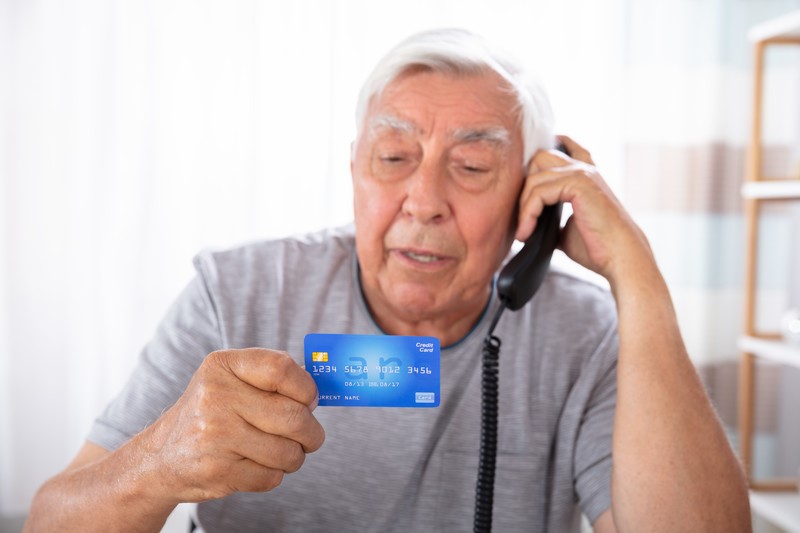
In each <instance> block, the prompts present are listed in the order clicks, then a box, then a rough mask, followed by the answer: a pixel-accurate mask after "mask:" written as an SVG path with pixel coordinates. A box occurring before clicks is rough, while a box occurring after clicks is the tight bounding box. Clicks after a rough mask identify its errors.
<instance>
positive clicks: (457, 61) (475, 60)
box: [356, 29, 554, 164]
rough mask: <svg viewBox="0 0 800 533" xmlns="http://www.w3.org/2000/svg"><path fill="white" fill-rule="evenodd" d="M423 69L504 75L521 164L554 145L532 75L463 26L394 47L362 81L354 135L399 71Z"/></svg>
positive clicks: (546, 108) (549, 116) (546, 106)
mask: <svg viewBox="0 0 800 533" xmlns="http://www.w3.org/2000/svg"><path fill="white" fill-rule="evenodd" d="M415 68H424V69H428V70H432V71H434V72H441V73H444V74H452V75H470V74H480V73H482V72H485V71H486V69H489V70H492V71H494V72H496V73H497V74H498V75H500V77H501V78H503V79H504V80H505V81H506V82H507V83H508V85H509V86H510V88H511V91H512V93H513V94H514V96H516V99H517V108H516V109H514V110H513V111H514V112H515V113H517V121H518V122H519V125H520V129H521V132H522V142H523V147H524V148H523V163H524V164H527V163H528V161H530V158H531V157H533V154H534V153H535V152H536V150H539V149H550V148H552V147H553V145H554V135H553V110H552V108H551V107H550V101H549V100H548V99H547V95H546V94H545V92H544V89H543V88H542V87H541V85H539V83H537V82H536V81H535V80H533V79H532V78H530V77H529V76H528V75H527V74H526V73H525V72H524V71H523V69H522V67H521V66H520V65H519V64H518V63H517V62H516V61H514V60H513V59H511V58H510V57H508V56H507V55H505V54H504V53H502V52H500V51H499V50H496V49H494V48H492V47H491V46H489V44H488V43H486V42H485V41H484V40H483V39H482V38H481V37H479V36H477V35H475V34H473V33H470V32H468V31H466V30H460V29H439V30H429V31H424V32H421V33H418V34H416V35H412V36H411V37H409V38H408V39H406V40H404V41H402V42H401V43H400V44H398V45H397V46H396V47H394V48H393V49H392V50H391V51H389V53H388V54H386V55H385V56H384V57H383V59H381V60H380V61H379V62H378V64H377V65H376V66H375V68H374V70H373V71H372V74H370V76H369V77H368V78H367V80H366V81H365V82H364V85H363V86H362V87H361V92H360V93H359V95H358V103H357V105H356V128H357V133H356V137H358V135H360V132H361V131H362V130H363V128H364V127H365V126H366V125H365V124H364V121H365V119H366V114H367V108H368V107H369V104H370V101H371V100H372V98H374V97H376V96H378V95H380V94H381V92H383V90H384V88H385V87H386V86H387V85H389V84H390V83H391V82H392V81H394V80H395V79H396V78H397V77H398V76H400V75H401V74H403V73H405V72H407V71H409V70H412V69H415Z"/></svg>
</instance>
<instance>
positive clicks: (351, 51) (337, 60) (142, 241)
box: [0, 0, 800, 527]
mask: <svg viewBox="0 0 800 533" xmlns="http://www.w3.org/2000/svg"><path fill="white" fill-rule="evenodd" d="M797 9H800V0H760V1H755V0H675V1H672V2H657V1H635V0H604V1H598V0H559V1H557V2H555V1H543V0H531V1H525V2H523V1H509V0H493V2H491V5H490V4H489V3H487V2H484V1H477V0H472V1H470V0H466V1H465V0H461V1H456V0H404V1H403V2H397V1H394V2H388V1H375V0H369V1H368V0H349V1H344V0H339V1H337V0H332V1H331V0H291V1H289V0H283V1H274V2H266V1H254V0H251V1H244V0H241V1H237V2H222V1H212V0H191V1H189V0H157V1H156V0H130V1H127V0H102V1H101V0H71V1H70V2H61V1H56V0H0V517H6V518H9V517H11V519H13V518H19V517H21V516H24V514H25V513H26V511H27V508H28V506H29V504H30V501H31V498H32V496H33V494H34V492H35V490H36V489H37V488H38V486H39V485H41V483H42V482H43V481H44V480H45V479H46V478H48V477H50V476H52V475H54V474H55V473H56V472H58V471H59V470H61V469H63V468H64V467H65V466H66V464H67V463H68V461H69V460H70V458H71V457H72V456H73V455H74V454H75V453H76V451H77V450H78V448H79V447H80V446H81V444H82V443H83V441H84V438H85V436H86V433H87V431H88V429H89V426H90V424H91V423H92V420H93V419H94V417H95V416H96V415H97V414H98V413H99V411H100V410H101V409H102V408H103V407H104V406H105V404H106V403H107V402H108V401H109V400H110V399H111V398H112V397H113V396H114V395H115V393H116V392H117V391H118V390H119V389H120V387H121V386H122V384H123V383H124V381H125V380H126V377H127V375H128V373H129V372H130V370H131V369H132V367H133V365H134V364H135V362H136V359H137V356H138V352H139V350H140V349H141V347H142V345H143V344H144V343H145V342H147V340H148V339H149V337H150V335H151V334H152V332H153V331H154V329H155V327H156V325H157V323H158V321H159V319H160V318H161V316H162V315H163V313H164V312H165V311H166V309H167V307H168V306H169V304H170V303H171V301H172V300H173V298H175V297H176V296H177V294H178V292H179V291H180V290H181V289H182V287H183V286H184V285H185V284H186V283H187V282H188V281H189V280H190V279H191V277H192V275H193V269H192V263H191V259H192V257H193V255H194V254H195V253H197V252H198V251H199V250H201V249H204V248H209V247H213V248H219V247H228V246H234V245H236V244H239V243H242V242H245V241H250V240H254V239H262V238H270V237H279V236H285V235H290V234H294V233H299V232H305V231H309V230H315V229H319V228H323V227H327V226H331V225H339V224H344V223H347V222H348V221H350V220H351V217H352V213H351V210H352V207H351V206H352V201H351V185H350V176H349V147H350V142H351V141H352V139H353V135H354V131H355V127H354V119H353V115H354V109H355V100H356V96H357V92H358V89H359V87H360V84H361V83H362V81H363V80H364V78H365V77H366V75H367V74H368V72H369V70H370V69H371V67H372V66H373V65H374V64H375V62H376V61H377V60H378V59H379V57H380V56H381V55H383V54H384V53H385V52H386V51H387V50H388V49H389V48H390V47H391V46H393V45H394V44H395V43H396V42H398V41H399V40H401V39H402V38H404V37H406V36H408V35H409V34H411V33H412V32H416V31H419V30H423V29H428V28H432V27H440V26H458V27H464V28H467V29H470V30H472V31H474V32H477V33H479V34H482V35H484V36H485V37H487V38H488V39H490V40H491V41H494V42H496V43H498V44H499V45H501V46H502V47H504V48H505V49H507V50H509V51H511V52H512V53H513V54H514V55H516V56H517V57H518V58H519V59H520V60H521V61H522V62H523V63H525V64H526V65H528V66H529V67H530V69H531V70H532V71H533V72H534V73H536V74H537V75H538V77H539V78H540V79H541V80H542V81H543V83H544V85H545V87H546V88H547V90H548V92H549V95H550V98H551V101H552V104H553V107H554V110H555V114H556V119H557V129H558V131H559V132H562V133H566V134H569V135H570V136H572V137H573V138H575V139H576V140H578V141H579V142H580V143H582V144H584V145H585V146H587V147H588V148H589V150H591V152H592V154H593V156H594V159H595V161H596V163H597V165H598V167H599V168H600V169H601V171H602V173H603V174H604V176H605V177H606V179H607V180H608V181H609V182H610V183H611V185H612V187H613V188H614V190H615V191H616V192H617V194H618V195H619V196H620V197H621V199H622V200H623V202H624V203H625V204H626V205H627V206H628V207H629V208H630V210H631V211H632V213H633V215H634V217H635V218H636V220H637V221H638V222H639V223H640V224H641V226H642V227H643V229H644V230H645V232H646V233H647V234H648V236H649V237H650V239H651V243H652V245H653V247H654V249H655V252H656V255H657V258H658V260H659V263H660V265H661V267H662V269H663V271H664V274H665V276H666V278H667V281H668V283H669V285H670V288H671V291H672V294H673V297H674V300H675V303H676V307H677V311H678V314H679V319H680V323H681V327H682V330H683V334H684V336H685V340H686V342H687V346H688V348H689V351H690V354H691V356H692V358H693V360H694V362H695V363H696V364H697V366H698V369H699V370H700V372H701V375H702V376H703V378H704V381H705V382H706V385H707V386H708V388H709V392H710V393H711V396H712V398H713V399H714V402H715V404H716V406H717V409H718V410H719V412H720V415H721V417H722V418H723V421H724V422H725V424H726V426H727V428H728V429H729V430H730V431H731V437H732V439H733V440H734V443H735V440H736V433H735V431H736V396H737V383H736V371H737V365H738V361H739V355H740V354H739V350H738V348H737V345H736V340H737V337H738V336H739V335H740V333H741V330H742V320H743V319H742V308H743V299H742V286H743V277H744V273H743V267H744V259H745V258H744V254H745V248H744V242H745V239H744V231H745V230H744V223H743V203H742V200H741V199H740V194H739V189H740V186H741V183H742V180H743V175H744V169H745V153H746V145H747V142H748V139H749V128H750V124H751V118H752V104H751V97H752V73H751V70H752V48H751V46H750V43H749V42H748V40H747V31H748V29H749V28H751V27H752V26H753V25H755V24H758V23H761V22H763V21H766V20H770V19H772V18H774V17H776V16H780V15H783V14H785V13H787V12H790V11H793V10H797ZM796 48H800V47H796ZM768 61H769V68H770V70H769V77H768V80H767V81H768V84H767V86H766V102H767V106H766V109H765V124H764V126H765V129H764V134H763V141H764V146H765V165H766V166H768V167H769V169H768V170H769V172H771V173H772V174H774V175H797V176H800V98H798V94H800V53H797V51H796V50H788V49H787V50H780V51H778V53H775V54H772V55H771V56H770V57H769V58H768ZM765 172H766V170H765ZM789 211H790V210H788V211H787V209H775V210H774V212H767V213H765V214H764V218H763V223H762V232H763V233H764V235H765V239H764V240H763V241H764V242H767V243H769V246H764V247H762V250H761V251H760V254H761V256H760V257H759V261H760V264H761V265H763V267H762V268H760V270H759V281H758V287H759V293H758V302H759V308H758V310H759V313H758V321H759V323H760V324H763V325H764V327H765V328H767V329H776V328H777V327H778V326H777V324H779V322H780V317H781V316H782V314H783V313H784V312H785V311H786V310H787V309H788V308H789V307H791V306H792V305H794V306H800V301H798V299H797V293H796V292H795V293H792V291H791V284H792V279H793V277H794V278H796V277H797V276H798V274H797V272H800V261H798V259H797V258H796V255H797V254H795V258H794V259H793V257H792V250H793V249H795V248H796V247H797V246H798V245H800V244H798V243H799V242H800V241H798V239H797V237H796V234H797V227H796V226H797V223H796V221H797V220H798V218H797V216H795V217H794V219H793V218H792V215H791V213H790V212H789ZM793 220H794V222H793ZM793 239H794V240H793ZM792 261H794V262H795V263H794V266H793V264H792ZM793 294H794V296H793ZM655 341H657V339H654V342H655ZM797 373H798V371H797V370H796V369H795V370H793V369H790V368H788V367H778V366H776V367H774V368H773V367H771V368H768V369H767V371H766V372H760V373H759V378H758V379H759V380H760V381H759V387H758V390H759V395H760V396H759V399H758V401H757V408H758V409H759V410H760V411H758V413H759V416H758V422H757V428H756V429H757V431H756V456H755V459H754V463H755V464H756V468H757V469H758V470H759V472H760V473H762V474H763V475H797V469H798V467H799V466H800V464H799V463H800V452H798V449H800V437H798V435H797V433H798V430H797V427H798V426H800V418H798V415H797V414H796V411H795V412H790V409H789V406H791V405H792V403H793V404H794V405H797V402H798V401H800V399H798V398H797V392H796V391H797V390H798V389H800V377H798V374H797ZM762 382H763V383H762ZM791 394H794V395H795V396H791ZM792 435H794V436H792ZM793 439H794V440H793ZM0 523H2V522H0ZM0 527H1V526H0Z"/></svg>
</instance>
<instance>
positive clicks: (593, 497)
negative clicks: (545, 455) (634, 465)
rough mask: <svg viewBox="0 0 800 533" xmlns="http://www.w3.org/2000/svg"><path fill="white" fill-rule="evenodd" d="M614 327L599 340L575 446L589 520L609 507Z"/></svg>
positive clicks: (614, 397) (577, 475)
mask: <svg viewBox="0 0 800 533" xmlns="http://www.w3.org/2000/svg"><path fill="white" fill-rule="evenodd" d="M617 351H618V340H617V336H616V328H614V330H613V331H609V333H608V335H607V336H606V337H605V339H604V340H603V342H602V343H601V345H600V347H599V349H598V353H596V354H595V355H597V356H599V357H597V358H596V361H595V362H594V363H595V365H596V371H597V373H598V374H597V375H598V380H597V384H596V385H595V387H594V389H593V391H592V394H591V397H590V399H589V402H588V404H587V408H586V411H585V412H584V416H583V421H582V423H581V427H580V430H579V433H578V441H577V445H576V448H575V490H576V492H577V496H578V501H579V503H580V506H581V509H582V510H583V513H584V514H585V515H586V517H587V518H588V519H589V521H590V522H591V523H594V521H595V520H597V518H599V517H600V515H601V514H602V513H603V512H604V511H605V510H606V509H609V508H611V463H612V457H611V437H612V432H613V429H614V411H615V408H616V404H617Z"/></svg>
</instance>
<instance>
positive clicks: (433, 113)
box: [363, 69, 522, 146]
mask: <svg viewBox="0 0 800 533" xmlns="http://www.w3.org/2000/svg"><path fill="white" fill-rule="evenodd" d="M434 123H437V124H439V125H440V126H441V125H444V126H445V127H446V128H447V133H448V135H449V136H451V137H453V138H454V140H456V141H462V142H487V143H490V144H493V145H496V146H510V145H511V144H513V143H514V141H516V140H518V139H519V140H520V142H521V135H522V131H521V121H520V109H519V105H518V103H517V99H516V96H515V94H514V93H513V91H512V90H511V88H510V87H509V85H508V84H507V82H506V81H505V80H503V79H502V78H501V77H500V76H499V75H497V74H496V73H494V72H493V71H491V70H482V71H478V72H474V73H469V74H464V73H442V72H439V71H433V70H431V69H413V70H409V71H407V72H405V73H403V74H402V75H400V76H398V77H397V78H395V79H394V80H393V81H392V82H390V83H388V84H387V86H386V87H385V88H384V90H383V91H381V92H379V93H377V94H376V95H374V97H373V99H372V100H371V102H370V105H369V107H368V112H367V116H366V117H365V121H364V124H363V133H365V134H367V135H368V136H369V137H374V136H375V135H376V134H377V133H383V132H389V133H396V134H404V135H414V136H424V135H426V134H428V133H430V131H428V130H429V129H430V128H431V127H432V125H433V124H434Z"/></svg>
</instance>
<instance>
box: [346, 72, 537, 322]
mask: <svg viewBox="0 0 800 533" xmlns="http://www.w3.org/2000/svg"><path fill="white" fill-rule="evenodd" d="M506 87H507V85H506V84H505V82H504V81H503V80H502V78H500V77H499V76H498V75H496V74H494V73H487V74H481V75H472V76H451V75H447V74H439V73H433V72H429V71H416V72H410V73H406V74H404V75H401V76H400V77H399V78H397V79H396V80H395V81H393V82H392V83H390V84H389V85H388V86H387V87H386V88H385V89H384V91H383V93H382V94H381V95H380V96H379V97H377V98H374V99H373V101H372V102H370V106H369V109H368V111H367V116H366V120H365V124H364V125H363V128H364V129H363V131H362V133H361V135H360V137H359V139H358V141H357V144H356V145H355V147H354V148H355V150H354V154H353V160H352V162H351V170H352V174H353V190H354V208H355V223H356V247H357V253H358V259H359V263H360V265H361V281H362V286H363V287H364V291H365V294H366V296H367V300H368V302H369V304H370V307H371V308H372V310H373V313H374V314H375V316H376V319H377V320H378V322H379V324H381V326H383V327H384V328H386V327H387V325H388V324H391V323H392V322H393V321H397V320H399V321H401V322H405V323H417V324H418V323H421V322H425V321H428V320H439V321H442V320H445V321H446V320H448V319H452V320H459V319H461V318H462V317H466V318H469V316H473V317H474V318H477V315H478V314H479V313H480V312H481V310H482V309H483V307H484V306H485V304H486V299H487V296H488V294H489V292H490V284H491V279H492V275H493V273H494V272H495V270H496V269H497V267H498V266H499V264H500V262H501V261H502V259H503V257H504V256H505V254H506V253H507V251H508V247H509V246H510V244H511V240H512V237H511V235H512V229H513V228H512V219H513V217H514V215H515V209H516V204H517V197H518V195H519V192H520V190H521V186H522V180H523V161H522V138H521V134H520V128H519V126H518V123H517V118H516V117H517V114H516V112H515V111H514V110H515V104H516V100H515V98H514V96H513V95H512V94H511V92H510V91H509V90H508V89H506ZM513 220H515V219H513ZM395 329H396V328H395ZM389 332H390V333H397V332H398V331H391V330H390V331H389Z"/></svg>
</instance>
